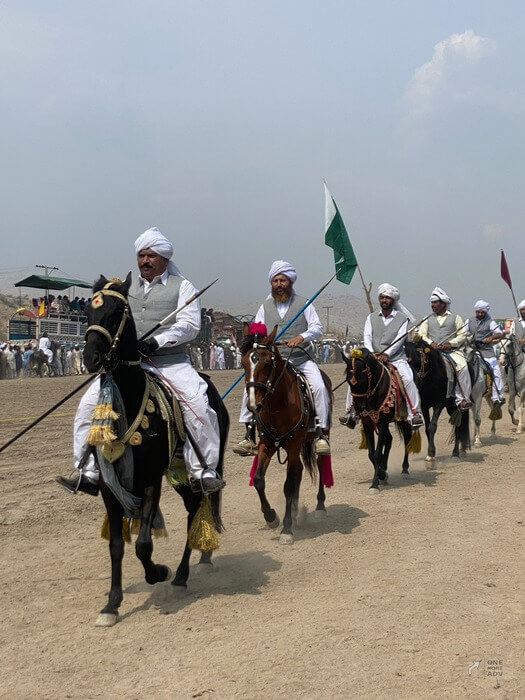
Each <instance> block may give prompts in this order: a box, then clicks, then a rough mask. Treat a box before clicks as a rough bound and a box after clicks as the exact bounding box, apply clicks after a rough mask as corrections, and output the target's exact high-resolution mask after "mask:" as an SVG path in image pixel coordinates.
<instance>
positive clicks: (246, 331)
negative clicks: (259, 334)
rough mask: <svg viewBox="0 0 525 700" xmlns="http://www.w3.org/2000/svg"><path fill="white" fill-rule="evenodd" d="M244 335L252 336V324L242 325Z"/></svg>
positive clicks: (244, 322)
mask: <svg viewBox="0 0 525 700" xmlns="http://www.w3.org/2000/svg"><path fill="white" fill-rule="evenodd" d="M242 334H243V336H246V335H250V324H249V323H246V321H243V324H242Z"/></svg>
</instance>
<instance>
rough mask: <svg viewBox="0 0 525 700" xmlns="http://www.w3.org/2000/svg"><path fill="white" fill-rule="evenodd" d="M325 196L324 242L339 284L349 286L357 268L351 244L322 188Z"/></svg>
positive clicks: (336, 212)
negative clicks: (332, 254)
mask: <svg viewBox="0 0 525 700" xmlns="http://www.w3.org/2000/svg"><path fill="white" fill-rule="evenodd" d="M324 194H325V236H324V242H325V243H326V245H327V246H330V248H332V249H333V251H334V260H335V273H336V277H337V279H338V280H339V282H343V283H344V284H350V282H351V281H352V277H353V276H354V272H355V269H356V267H357V258H356V257H355V253H354V250H353V248H352V244H351V243H350V240H349V238H348V233H347V232H346V228H345V225H344V222H343V219H342V217H341V214H340V213H339V209H338V208H337V205H336V203H335V202H334V199H333V197H332V195H331V194H330V192H329V191H328V187H327V186H326V184H325V186H324Z"/></svg>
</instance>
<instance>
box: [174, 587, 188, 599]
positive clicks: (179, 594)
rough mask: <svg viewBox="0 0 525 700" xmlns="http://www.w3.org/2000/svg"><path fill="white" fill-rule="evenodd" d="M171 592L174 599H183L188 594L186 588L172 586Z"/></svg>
mask: <svg viewBox="0 0 525 700" xmlns="http://www.w3.org/2000/svg"><path fill="white" fill-rule="evenodd" d="M171 591H172V594H173V597H174V598H184V596H185V595H186V593H187V592H188V586H172V587H171Z"/></svg>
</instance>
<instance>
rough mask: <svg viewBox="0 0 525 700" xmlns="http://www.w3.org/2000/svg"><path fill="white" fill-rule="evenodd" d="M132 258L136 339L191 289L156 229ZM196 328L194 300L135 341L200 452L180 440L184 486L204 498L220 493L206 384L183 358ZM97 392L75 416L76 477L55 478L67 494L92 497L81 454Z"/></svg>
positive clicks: (88, 464)
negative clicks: (135, 269) (187, 484)
mask: <svg viewBox="0 0 525 700" xmlns="http://www.w3.org/2000/svg"><path fill="white" fill-rule="evenodd" d="M135 253H136V255H137V263H138V268H139V272H140V275H139V277H138V278H137V279H135V280H133V282H132V285H131V288H130V292H129V305H130V308H131V312H132V314H133V317H134V320H135V324H136V327H137V334H138V335H139V337H140V336H141V335H143V334H144V333H146V332H147V331H148V330H149V329H150V328H152V327H153V326H154V325H155V324H156V323H159V322H160V321H161V320H162V319H163V318H164V317H165V316H166V315H168V314H169V313H170V311H174V310H175V309H176V308H178V307H180V306H181V305H182V304H184V302H185V301H186V300H187V299H189V298H190V297H191V296H193V295H194V294H195V293H196V291H197V290H196V289H195V287H194V286H193V285H192V284H191V283H190V282H189V281H188V280H187V279H185V278H184V277H183V276H182V274H181V272H180V270H179V269H178V267H177V266H176V265H175V263H174V262H173V261H172V260H171V257H172V255H173V246H172V244H171V243H170V241H169V240H168V239H167V238H166V237H165V236H164V235H163V234H162V233H161V232H160V231H159V230H158V229H157V228H150V229H148V230H147V231H145V232H144V233H143V234H141V235H140V236H139V237H138V238H137V240H136V241H135ZM200 325H201V310H200V301H199V300H196V301H194V302H193V303H192V304H190V305H189V306H187V307H186V308H185V309H183V310H182V311H180V313H178V314H177V317H176V320H175V323H173V324H171V325H168V326H162V327H161V328H160V329H159V330H158V331H157V332H156V333H155V335H153V336H150V337H149V338H148V339H147V340H142V341H140V342H139V348H138V349H139V352H140V354H141V355H142V356H143V357H144V358H145V359H148V360H149V361H148V363H143V367H144V368H145V369H148V370H150V371H151V372H153V373H155V374H158V375H160V376H161V377H163V378H164V379H165V383H166V384H168V385H169V387H170V389H171V390H172V391H173V393H174V395H175V397H176V398H177V399H178V401H179V405H180V408H181V411H182V415H183V418H184V425H185V428H186V431H187V432H190V433H191V435H192V438H193V441H194V442H195V443H196V445H197V446H198V448H200V450H199V451H200V453H201V454H200V455H198V453H197V451H196V450H195V449H194V447H193V446H192V444H191V441H190V440H189V439H187V440H186V441H185V443H184V448H183V454H184V460H185V462H186V468H187V470H188V473H189V477H190V483H191V484H192V488H194V489H199V488H200V489H202V491H203V492H204V493H205V494H209V493H213V492H215V491H218V490H220V489H222V488H223V487H224V485H225V482H224V481H223V480H222V479H220V478H218V476H217V473H216V471H215V469H216V467H217V464H218V461H219V448H220V438H219V425H218V422H217V415H216V413H215V411H214V410H213V409H212V408H211V407H210V405H209V403H208V397H207V394H206V390H207V384H206V382H205V381H204V379H202V377H200V376H199V374H198V373H197V372H196V371H195V369H194V368H193V367H192V365H191V361H190V357H189V354H188V343H190V342H191V341H192V340H194V339H195V338H196V336H197V335H198V333H199V330H200ZM99 389H100V382H99V381H98V380H97V381H95V382H93V383H92V384H91V386H90V387H89V389H88V390H87V391H86V393H85V394H84V396H83V397H82V399H81V401H80V404H79V407H78V410H77V413H76V415H75V421H74V440H73V443H74V444H73V453H74V465H75V468H76V469H77V470H81V474H80V477H79V476H78V475H75V476H73V477H71V478H69V479H66V478H64V477H62V476H58V477H56V479H57V481H58V483H59V484H60V485H61V486H63V487H64V488H66V489H67V490H68V491H71V492H76V491H84V492H85V493H89V494H91V495H97V493H98V468H97V466H96V464H95V462H94V459H93V457H92V456H91V455H89V457H88V458H86V457H87V455H86V454H85V453H86V438H87V434H88V432H89V427H90V423H91V415H92V413H93V409H94V408H95V406H96V404H97V399H98V394H99ZM198 448H197V449H198ZM199 457H200V458H199ZM200 459H202V460H203V462H204V463H203V464H201V461H200Z"/></svg>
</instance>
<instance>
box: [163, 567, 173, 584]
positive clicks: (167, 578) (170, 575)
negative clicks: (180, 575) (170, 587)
mask: <svg viewBox="0 0 525 700" xmlns="http://www.w3.org/2000/svg"><path fill="white" fill-rule="evenodd" d="M166 569H167V571H166V578H165V579H164V581H169V580H170V578H171V577H172V576H173V571H172V570H171V569H170V567H169V566H166Z"/></svg>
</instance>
